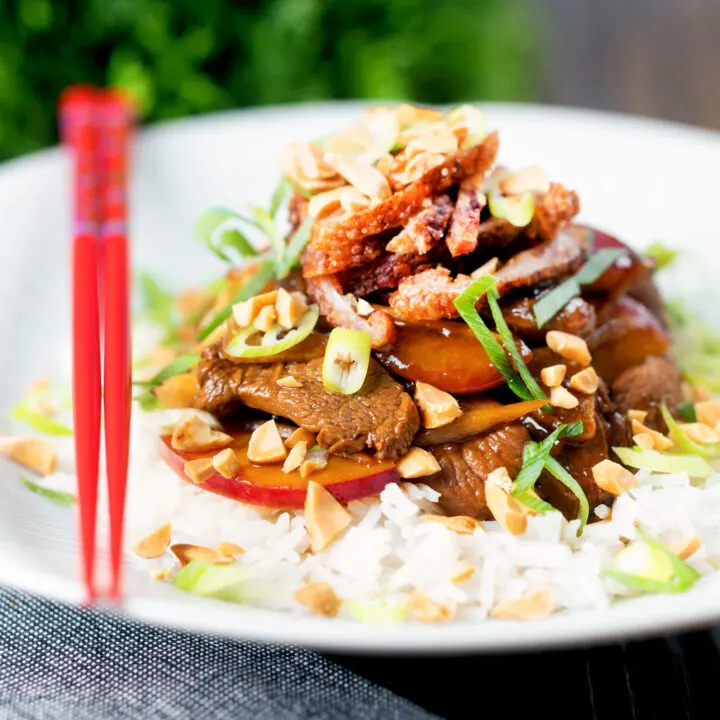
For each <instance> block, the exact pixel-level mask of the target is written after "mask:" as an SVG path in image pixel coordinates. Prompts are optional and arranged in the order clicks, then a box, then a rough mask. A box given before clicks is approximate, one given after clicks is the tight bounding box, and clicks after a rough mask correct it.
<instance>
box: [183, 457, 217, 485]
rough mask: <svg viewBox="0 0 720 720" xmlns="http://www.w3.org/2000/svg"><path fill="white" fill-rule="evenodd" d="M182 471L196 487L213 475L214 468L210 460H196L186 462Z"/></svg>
mask: <svg viewBox="0 0 720 720" xmlns="http://www.w3.org/2000/svg"><path fill="white" fill-rule="evenodd" d="M184 471H185V475H186V476H187V477H189V478H190V479H191V480H192V481H193V482H194V483H195V484H196V485H198V484H199V483H204V482H205V481H206V480H207V479H208V478H210V477H212V476H213V475H214V474H215V466H214V465H213V461H212V458H197V460H187V461H186V462H185V466H184Z"/></svg>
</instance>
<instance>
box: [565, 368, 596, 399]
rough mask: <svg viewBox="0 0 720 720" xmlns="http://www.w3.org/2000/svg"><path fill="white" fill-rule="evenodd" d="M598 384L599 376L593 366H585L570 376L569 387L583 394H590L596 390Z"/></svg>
mask: <svg viewBox="0 0 720 720" xmlns="http://www.w3.org/2000/svg"><path fill="white" fill-rule="evenodd" d="M598 385H600V378H599V377H598V374H597V373H596V372H595V368H591V367H588V368H585V369H584V370H581V371H580V372H576V373H575V374H574V375H573V376H572V377H571V378H570V387H571V388H572V389H573V390H576V391H577V392H579V393H582V394H583V395H592V394H593V393H594V392H597V389H598Z"/></svg>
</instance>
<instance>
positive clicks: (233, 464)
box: [213, 448, 240, 479]
mask: <svg viewBox="0 0 720 720" xmlns="http://www.w3.org/2000/svg"><path fill="white" fill-rule="evenodd" d="M213 467H214V468H215V469H216V470H217V471H218V472H219V473H220V474H221V475H222V476H223V477H224V478H228V479H230V478H233V477H235V476H236V475H237V474H238V473H239V472H240V463H239V461H238V459H237V455H236V454H235V451H234V450H233V449H232V448H225V450H223V451H222V452H219V453H218V454H217V455H215V457H214V458H213Z"/></svg>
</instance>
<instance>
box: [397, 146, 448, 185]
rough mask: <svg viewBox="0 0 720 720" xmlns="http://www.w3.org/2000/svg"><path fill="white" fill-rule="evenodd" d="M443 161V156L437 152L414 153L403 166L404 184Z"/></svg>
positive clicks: (414, 179)
mask: <svg viewBox="0 0 720 720" xmlns="http://www.w3.org/2000/svg"><path fill="white" fill-rule="evenodd" d="M444 162H445V156H444V155H440V154H439V153H430V152H421V153H418V154H417V155H415V157H413V159H412V160H410V161H409V162H408V164H407V165H406V166H405V170H404V171H403V175H402V182H403V184H404V185H409V184H410V183H412V182H415V181H416V180H419V179H420V178H421V177H422V176H423V175H425V174H426V173H428V172H430V170H432V169H433V168H434V167H436V166H437V165H440V164H442V163H444Z"/></svg>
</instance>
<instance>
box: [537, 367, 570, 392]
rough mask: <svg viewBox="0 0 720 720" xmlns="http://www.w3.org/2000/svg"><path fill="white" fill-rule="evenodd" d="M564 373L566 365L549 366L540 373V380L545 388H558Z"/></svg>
mask: <svg viewBox="0 0 720 720" xmlns="http://www.w3.org/2000/svg"><path fill="white" fill-rule="evenodd" d="M566 372H567V366H566V365H551V366H550V367H546V368H543V369H542V370H541V371H540V380H542V382H543V384H544V385H545V386H546V387H549V388H554V387H558V385H562V381H563V380H564V379H565V373H566Z"/></svg>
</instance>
